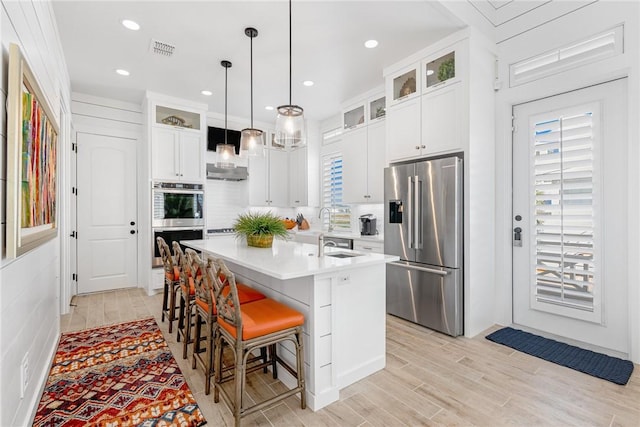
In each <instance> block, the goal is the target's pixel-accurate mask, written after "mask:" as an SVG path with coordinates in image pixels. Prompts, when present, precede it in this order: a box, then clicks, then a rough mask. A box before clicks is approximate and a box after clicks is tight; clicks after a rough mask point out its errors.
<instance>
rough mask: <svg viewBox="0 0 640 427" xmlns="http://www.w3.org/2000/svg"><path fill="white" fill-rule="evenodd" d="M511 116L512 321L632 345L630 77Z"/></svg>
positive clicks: (623, 348) (619, 347) (616, 347)
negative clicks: (629, 330)
mask: <svg viewBox="0 0 640 427" xmlns="http://www.w3.org/2000/svg"><path fill="white" fill-rule="evenodd" d="M514 116H515V132H514V138H513V144H514V146H513V230H514V233H513V239H514V240H513V243H514V246H513V322H514V323H515V324H518V325H522V326H525V327H529V328H533V329H536V330H539V331H544V332H548V333H551V334H554V335H557V336H560V337H566V338H569V339H572V340H577V341H580V342H584V343H589V344H592V345H595V346H598V347H601V348H603V349H608V350H613V351H614V352H619V353H622V354H627V353H628V351H629V348H628V304H627V293H628V286H629V285H628V281H627V260H628V254H627V244H626V242H627V233H626V230H627V222H628V220H629V219H628V218H627V207H628V203H627V191H628V184H627V147H628V141H627V133H626V127H627V117H628V116H627V82H626V79H621V80H616V81H613V82H609V83H605V84H600V85H597V86H593V87H590V88H586V89H581V90H576V91H573V92H569V93H565V94H561V95H557V96H553V97H550V98H546V99H542V100H539V101H534V102H530V103H527V104H523V105H519V106H516V107H515V108H514Z"/></svg>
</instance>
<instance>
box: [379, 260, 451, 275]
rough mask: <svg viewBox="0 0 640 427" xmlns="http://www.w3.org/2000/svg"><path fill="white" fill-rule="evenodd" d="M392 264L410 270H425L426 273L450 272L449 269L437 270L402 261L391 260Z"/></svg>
mask: <svg viewBox="0 0 640 427" xmlns="http://www.w3.org/2000/svg"><path fill="white" fill-rule="evenodd" d="M390 264H393V265H397V266H398V267H404V268H407V269H409V270H418V271H424V272H425V273H433V274H437V275H439V276H446V275H447V274H449V272H448V271H441V270H435V269H433V268H427V267H418V266H417V265H411V264H403V263H401V262H391V263H390Z"/></svg>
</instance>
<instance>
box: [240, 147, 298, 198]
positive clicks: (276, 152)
mask: <svg viewBox="0 0 640 427" xmlns="http://www.w3.org/2000/svg"><path fill="white" fill-rule="evenodd" d="M288 167H289V161H288V152H287V151H285V150H281V149H267V150H265V156H264V157H251V158H249V204H250V205H253V206H274V207H275V206H277V207H286V206H288V203H289V190H288V189H289V183H288V179H289V176H288Z"/></svg>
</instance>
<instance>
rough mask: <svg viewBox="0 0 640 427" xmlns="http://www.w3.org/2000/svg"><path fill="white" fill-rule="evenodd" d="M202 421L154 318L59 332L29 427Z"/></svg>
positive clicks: (191, 423)
mask: <svg viewBox="0 0 640 427" xmlns="http://www.w3.org/2000/svg"><path fill="white" fill-rule="evenodd" d="M205 423H206V421H205V419H204V416H203V415H202V412H201V411H200V408H198V404H197V403H196V401H195V399H194V398H193V395H192V394H191V390H189V386H188V385H187V383H186V381H185V379H184V377H183V376H182V373H181V372H180V369H179V368H178V364H177V363H176V361H175V359H174V358H173V355H172V354H171V351H170V350H169V347H168V346H167V342H166V341H165V340H164V338H163V336H162V332H161V331H160V329H159V328H158V325H157V324H156V321H155V320H154V319H153V318H149V319H143V320H136V321H133V322H127V323H120V324H117V325H111V326H106V327H101V328H96V329H88V330H84V331H80V332H71V333H66V334H62V337H61V338H60V344H59V345H58V351H57V352H56V355H55V358H54V361H53V366H52V367H51V371H50V373H49V378H47V382H46V385H45V390H44V393H43V395H42V399H41V400H40V403H39V404H38V412H37V413H36V416H35V419H34V423H33V425H34V426H65V427H71V426H85V425H92V426H109V427H121V426H200V425H203V424H205Z"/></svg>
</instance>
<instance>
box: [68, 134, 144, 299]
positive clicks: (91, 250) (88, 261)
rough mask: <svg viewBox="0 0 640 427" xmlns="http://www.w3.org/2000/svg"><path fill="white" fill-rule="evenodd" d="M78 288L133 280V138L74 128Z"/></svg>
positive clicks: (90, 288) (122, 285) (93, 289)
mask: <svg viewBox="0 0 640 427" xmlns="http://www.w3.org/2000/svg"><path fill="white" fill-rule="evenodd" d="M77 142H78V197H77V200H78V215H77V221H78V292H79V293H81V294H82V293H88V292H98V291H105V290H110V289H118V288H127V287H134V286H136V274H137V270H136V265H137V264H136V253H137V236H138V234H137V219H136V141H135V140H131V139H125V138H118V137H113V136H105V135H94V134H87V133H78V137H77Z"/></svg>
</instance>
